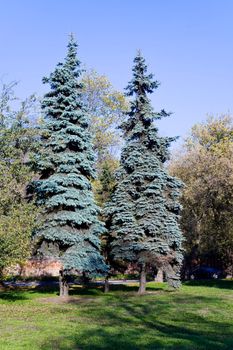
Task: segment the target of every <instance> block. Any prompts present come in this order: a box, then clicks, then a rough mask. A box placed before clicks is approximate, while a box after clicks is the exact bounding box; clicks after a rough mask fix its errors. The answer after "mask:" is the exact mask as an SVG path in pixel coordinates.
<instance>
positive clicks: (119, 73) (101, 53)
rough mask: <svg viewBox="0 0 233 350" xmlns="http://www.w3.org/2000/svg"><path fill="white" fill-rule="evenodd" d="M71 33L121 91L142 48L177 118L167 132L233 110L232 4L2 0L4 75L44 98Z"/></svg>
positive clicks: (0, 66)
mask: <svg viewBox="0 0 233 350" xmlns="http://www.w3.org/2000/svg"><path fill="white" fill-rule="evenodd" d="M70 32H73V33H75V35H76V37H77V39H78V43H79V57H80V59H81V60H82V62H83V63H85V65H86V66H87V67H88V68H94V69H96V70H97V71H98V72H99V73H101V74H106V75H107V76H108V77H109V79H110V81H111V82H112V83H113V85H114V86H115V87H116V88H117V89H123V88H124V87H125V86H126V84H127V82H128V80H129V79H130V77H131V66H132V60H133V57H134V55H135V53H136V50H137V49H138V48H140V49H141V50H142V52H143V54H144V56H145V58H146V60H147V62H148V65H149V70H150V71H152V72H153V73H154V74H155V77H156V79H158V80H159V81H160V82H161V86H160V88H159V89H158V90H157V91H156V92H155V94H154V96H153V97H152V101H153V105H154V106H155V108H156V109H158V110H159V109H161V108H165V109H166V110H168V111H173V113H174V114H173V116H172V117H170V118H169V119H167V120H164V121H163V122H160V131H161V133H162V134H167V135H181V136H184V135H185V134H186V133H187V131H188V130H189V128H190V127H191V126H192V125H193V124H194V123H196V122H198V121H202V120H203V119H205V116H206V114H207V113H209V114H219V113H226V112H233V1H232V0H6V1H1V8H0V47H1V54H0V77H1V78H2V79H3V80H4V81H11V80H19V81H20V86H19V88H18V95H20V96H21V97H25V96H27V95H29V94H31V93H32V92H37V93H38V94H39V95H41V94H43V93H44V92H45V91H46V89H48V87H45V86H43V85H42V83H41V78H42V77H43V76H44V75H47V74H49V73H50V72H51V70H52V69H53V68H54V67H55V64H56V63H57V62H58V61H60V60H62V59H63V57H64V56H65V52H66V44H67V40H68V34H69V33H70Z"/></svg>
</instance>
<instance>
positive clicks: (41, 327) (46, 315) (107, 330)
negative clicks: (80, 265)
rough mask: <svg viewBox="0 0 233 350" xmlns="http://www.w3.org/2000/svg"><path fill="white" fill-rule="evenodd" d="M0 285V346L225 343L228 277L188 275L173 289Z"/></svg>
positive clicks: (138, 349) (139, 348)
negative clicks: (61, 290)
mask: <svg viewBox="0 0 233 350" xmlns="http://www.w3.org/2000/svg"><path fill="white" fill-rule="evenodd" d="M114 289H115V290H113V291H112V292H110V293H108V294H107V295H104V294H103V293H102V291H101V290H100V289H94V288H93V289H91V288H90V289H83V288H78V287H77V288H75V289H74V290H73V291H72V292H73V293H72V294H73V296H72V297H71V298H70V300H69V301H67V302H65V303H64V302H63V303H59V302H57V299H58V298H57V297H56V292H54V291H50V292H49V291H45V290H44V291H36V290H30V291H9V292H6V291H2V292H0V349H1V350H18V349H24V350H29V349H30V350H38V349H40V350H53V349H54V350H68V349H69V350H70V349H72V350H73V349H76V350H82V349H88V350H100V349H101V350H102V349H103V350H107V349H108V350H143V349H153V350H154V349H166V350H167V349H177V350H183V349H190V350H199V349H210V350H223V349H224V350H225V349H229V350H230V349H231V350H232V349H233V281H210V282H198V283H197V282H192V283H186V284H184V285H183V287H182V288H181V290H180V291H178V292H171V291H168V290H166V286H163V285H161V284H158V283H157V284H156V283H149V284H148V292H149V293H148V294H147V295H145V296H142V297H139V296H137V294H136V287H135V286H127V287H126V286H114Z"/></svg>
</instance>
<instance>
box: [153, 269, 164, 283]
mask: <svg viewBox="0 0 233 350" xmlns="http://www.w3.org/2000/svg"><path fill="white" fill-rule="evenodd" d="M155 282H160V283H162V282H163V270H161V269H158V270H157V275H156V277H155Z"/></svg>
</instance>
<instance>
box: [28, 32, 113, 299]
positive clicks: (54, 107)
mask: <svg viewBox="0 0 233 350" xmlns="http://www.w3.org/2000/svg"><path fill="white" fill-rule="evenodd" d="M76 51H77V44H76V42H75V40H74V38H73V37H71V39H70V41H69V44H68V53H67V56H66V58H65V61H64V63H59V64H58V65H57V67H56V69H55V71H54V72H53V73H51V74H50V76H49V78H44V80H43V82H44V83H49V84H50V87H51V91H50V92H49V93H47V94H46V95H45V96H44V99H43V102H42V109H43V112H44V116H45V122H44V125H43V130H42V150H41V153H40V154H39V155H37V168H38V170H39V171H40V174H41V176H40V179H39V180H38V181H36V182H35V184H34V185H35V188H36V192H37V198H38V204H39V205H42V206H44V224H43V226H42V227H41V228H40V229H39V230H38V231H37V232H36V234H35V239H36V241H37V244H38V246H39V251H41V252H42V253H43V254H44V255H45V254H46V255H48V254H51V255H53V256H56V257H59V258H60V260H61V262H62V265H63V269H62V271H61V276H60V295H66V294H68V283H67V275H68V274H69V273H70V272H71V271H76V272H78V273H80V274H83V273H84V274H87V275H95V274H98V273H104V272H106V270H107V267H106V265H105V263H104V261H103V258H102V257H101V255H100V253H99V249H100V241H99V235H100V234H102V233H103V231H104V227H103V225H102V223H101V222H100V221H99V220H98V213H99V209H98V207H97V206H96V205H95V203H94V199H93V193H92V188H91V184H90V180H91V179H92V178H93V177H94V176H95V171H94V167H93V165H94V154H93V149H92V143H91V136H90V133H89V131H88V126H89V116H88V113H87V111H86V109H85V106H84V105H83V103H82V89H83V86H82V84H81V83H79V82H78V80H77V78H79V76H80V75H81V72H82V70H81V68H80V62H79V60H78V59H77V57H76Z"/></svg>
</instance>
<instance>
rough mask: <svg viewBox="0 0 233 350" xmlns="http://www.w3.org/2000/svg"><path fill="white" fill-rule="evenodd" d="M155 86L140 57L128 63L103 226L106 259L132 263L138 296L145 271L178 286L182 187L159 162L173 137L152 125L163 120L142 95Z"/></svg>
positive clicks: (144, 279) (180, 250)
mask: <svg viewBox="0 0 233 350" xmlns="http://www.w3.org/2000/svg"><path fill="white" fill-rule="evenodd" d="M158 85H159V84H158V82H157V81H153V75H152V74H149V75H147V66H146V64H145V60H144V58H143V57H142V56H141V54H140V52H139V53H138V55H137V56H136V58H135V59H134V67H133V79H132V80H131V81H130V82H129V84H128V86H127V88H126V90H127V95H128V96H135V99H134V100H133V101H132V102H131V108H130V110H129V112H128V113H127V114H128V119H127V121H125V122H124V123H123V124H122V125H121V129H122V130H123V133H124V138H125V146H124V148H123V150H122V154H121V160H120V167H119V169H118V171H117V173H116V179H117V185H116V188H115V191H114V193H113V195H112V198H111V201H110V202H109V203H108V204H107V206H106V209H105V214H106V215H107V225H108V227H109V236H110V237H109V240H110V242H111V254H112V256H113V257H114V259H115V260H124V261H127V262H134V263H137V264H138V267H139V269H140V287H139V293H143V292H144V291H145V285H146V271H147V269H148V268H149V267H151V266H155V267H157V268H162V269H163V270H164V272H165V274H166V276H167V280H168V283H169V284H170V285H171V286H173V287H178V286H179V284H180V276H179V272H180V266H181V262H182V247H181V244H182V234H181V231H180V228H179V224H178V219H179V213H180V204H179V202H178V200H179V196H180V188H181V187H182V183H181V182H180V181H179V180H178V179H176V178H174V177H171V176H169V175H168V173H167V171H166V169H165V168H164V162H165V161H166V160H167V159H168V155H169V154H168V147H169V145H170V143H171V142H172V141H173V140H175V139H176V138H172V137H160V136H159V135H158V129H157V127H156V125H155V124H154V121H155V120H157V119H161V118H162V117H166V116H168V114H167V113H166V112H165V111H164V110H162V111H161V112H159V113H155V112H154V111H153V108H152V106H151V103H150V100H149V99H148V96H147V94H151V93H152V92H153V91H154V90H155V89H156V88H157V87H158Z"/></svg>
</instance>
